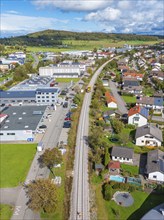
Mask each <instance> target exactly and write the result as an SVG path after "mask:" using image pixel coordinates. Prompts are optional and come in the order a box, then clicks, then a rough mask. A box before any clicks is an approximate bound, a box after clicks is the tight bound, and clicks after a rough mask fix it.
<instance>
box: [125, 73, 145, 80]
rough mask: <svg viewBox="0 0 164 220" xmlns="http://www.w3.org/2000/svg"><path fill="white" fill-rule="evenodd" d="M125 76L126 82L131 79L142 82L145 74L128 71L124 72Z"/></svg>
mask: <svg viewBox="0 0 164 220" xmlns="http://www.w3.org/2000/svg"><path fill="white" fill-rule="evenodd" d="M122 76H123V79H124V80H126V78H131V79H136V80H139V81H142V79H143V76H144V75H143V74H141V73H135V72H134V71H132V72H131V71H127V72H124V73H123V74H122Z"/></svg>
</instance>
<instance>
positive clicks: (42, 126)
mask: <svg viewBox="0 0 164 220" xmlns="http://www.w3.org/2000/svg"><path fill="white" fill-rule="evenodd" d="M39 128H47V125H41V126H39Z"/></svg>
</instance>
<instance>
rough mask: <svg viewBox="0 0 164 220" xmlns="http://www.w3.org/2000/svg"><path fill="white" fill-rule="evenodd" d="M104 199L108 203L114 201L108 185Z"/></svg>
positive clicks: (105, 188) (106, 185)
mask: <svg viewBox="0 0 164 220" xmlns="http://www.w3.org/2000/svg"><path fill="white" fill-rule="evenodd" d="M104 199H105V200H107V201H110V200H111V199H112V189H111V186H110V185H109V184H108V183H107V184H105V186H104Z"/></svg>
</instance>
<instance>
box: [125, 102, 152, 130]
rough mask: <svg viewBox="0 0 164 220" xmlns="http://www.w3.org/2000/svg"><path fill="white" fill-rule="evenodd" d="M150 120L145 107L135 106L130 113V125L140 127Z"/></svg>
mask: <svg viewBox="0 0 164 220" xmlns="http://www.w3.org/2000/svg"><path fill="white" fill-rule="evenodd" d="M148 118H149V110H148V109H147V108H144V107H140V106H137V105H136V106H134V107H133V108H131V109H129V112H128V124H133V125H136V126H138V127H140V126H143V125H146V124H147V121H148Z"/></svg>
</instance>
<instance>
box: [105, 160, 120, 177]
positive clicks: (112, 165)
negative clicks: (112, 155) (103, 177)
mask: <svg viewBox="0 0 164 220" xmlns="http://www.w3.org/2000/svg"><path fill="white" fill-rule="evenodd" d="M108 169H109V172H110V173H112V174H119V173H120V162H119V161H110V162H109V164H108Z"/></svg>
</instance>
